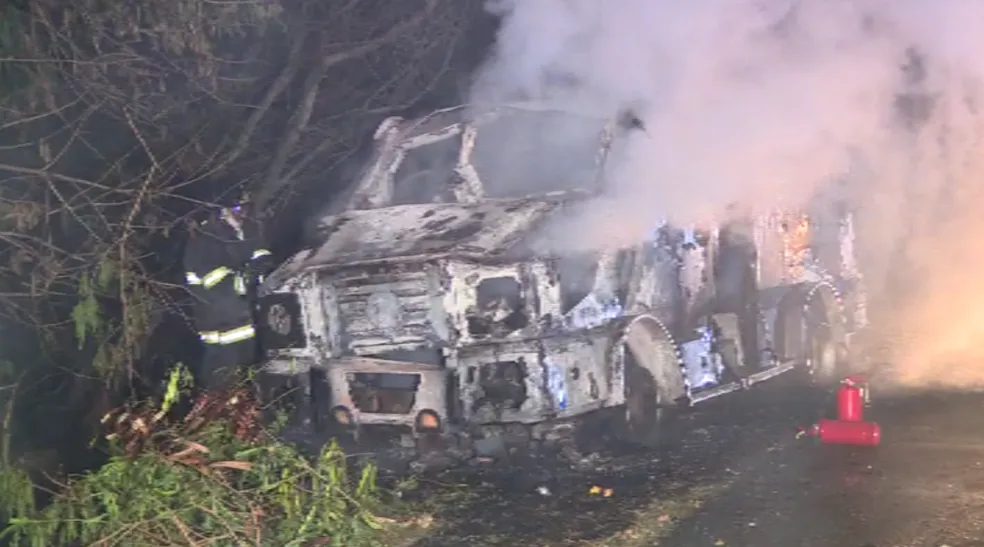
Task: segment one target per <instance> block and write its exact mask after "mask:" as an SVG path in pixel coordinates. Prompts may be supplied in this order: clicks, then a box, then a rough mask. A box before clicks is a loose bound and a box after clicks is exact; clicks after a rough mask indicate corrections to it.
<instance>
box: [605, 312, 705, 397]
mask: <svg viewBox="0 0 984 547" xmlns="http://www.w3.org/2000/svg"><path fill="white" fill-rule="evenodd" d="M660 344H665V345H666V347H665V349H664V350H662V351H666V352H672V353H671V355H672V358H667V353H662V354H661V353H659V352H660V350H659V348H658V347H657V346H658V345H660ZM626 350H627V351H630V352H631V353H632V357H634V358H635V361H636V363H637V364H638V365H639V366H641V367H642V368H644V369H646V370H647V371H648V372H649V373H650V374H651V375H652V376H653V378H654V379H655V380H656V385H657V387H658V389H660V390H663V395H665V396H666V397H667V400H671V401H677V400H680V399H681V398H685V399H686V400H689V398H690V385H689V384H688V382H687V375H686V373H685V369H684V366H685V365H684V361H683V355H682V354H681V352H680V345H679V344H678V343H677V341H676V338H675V337H674V336H673V333H672V332H671V331H670V329H669V328H667V326H666V324H665V323H663V321H661V320H660V319H658V318H657V317H655V316H653V315H650V314H641V315H637V316H635V317H632V318H631V319H629V320H628V321H627V322H625V323H623V324H622V327H621V329H620V330H619V332H618V336H617V337H616V338H615V340H614V343H613V344H612V352H613V353H614V355H613V358H612V359H611V360H610V362H612V363H613V364H614V365H615V366H617V367H621V368H622V370H621V374H620V375H619V376H620V377H621V378H622V380H623V381H624V378H625V375H624V366H625V354H622V353H619V352H622V351H626ZM620 357H621V358H620Z"/></svg>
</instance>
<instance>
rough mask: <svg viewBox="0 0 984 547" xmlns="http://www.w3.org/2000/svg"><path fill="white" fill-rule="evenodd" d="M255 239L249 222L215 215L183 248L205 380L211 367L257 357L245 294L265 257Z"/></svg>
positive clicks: (260, 271) (254, 227)
mask: <svg viewBox="0 0 984 547" xmlns="http://www.w3.org/2000/svg"><path fill="white" fill-rule="evenodd" d="M259 241H260V237H259V230H258V226H257V225H256V224H255V223H252V222H250V221H248V220H247V221H241V222H240V221H236V220H233V219H231V217H228V218H227V217H224V216H221V215H216V216H214V217H212V218H209V219H208V220H206V221H205V222H202V223H201V224H200V225H199V229H198V230H197V231H195V232H194V233H193V234H192V236H191V239H190V240H189V241H188V245H187V247H186V249H185V261H184V262H185V283H186V284H187V286H188V289H189V291H190V292H191V294H192V296H193V297H194V299H195V302H194V319H195V325H196V328H197V330H198V335H199V337H200V338H201V339H202V341H203V342H204V343H205V345H206V353H205V357H204V361H203V370H204V372H203V374H204V375H205V376H206V377H205V378H204V380H205V382H206V383H214V382H212V381H210V378H209V377H208V376H211V372H214V371H215V370H217V369H219V368H222V369H234V368H236V367H243V366H250V365H252V364H253V363H254V362H255V361H256V358H257V357H258V348H257V347H256V329H255V327H254V325H253V314H252V309H253V303H252V302H251V298H249V297H250V296H251V294H252V290H251V286H252V285H254V284H255V283H256V282H258V281H260V280H261V278H260V276H261V275H262V274H264V273H266V271H265V270H266V267H265V264H266V263H267V262H268V261H269V258H270V251H269V250H267V249H266V248H264V247H263V246H262V245H261V244H260V243H259ZM210 371H211V372H210ZM230 372H231V370H230Z"/></svg>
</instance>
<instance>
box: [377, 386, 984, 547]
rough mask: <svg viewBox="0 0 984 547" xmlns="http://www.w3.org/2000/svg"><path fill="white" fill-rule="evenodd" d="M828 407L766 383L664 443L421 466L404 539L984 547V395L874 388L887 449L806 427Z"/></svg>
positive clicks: (625, 546)
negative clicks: (825, 438)
mask: <svg viewBox="0 0 984 547" xmlns="http://www.w3.org/2000/svg"><path fill="white" fill-rule="evenodd" d="M830 404H831V402H830V395H829V394H827V393H823V392H819V391H817V390H812V389H807V388H792V387H777V386H768V387H762V388H758V387H757V388H755V389H753V390H750V391H748V392H745V393H741V394H737V395H733V396H731V397H724V398H722V399H720V400H717V401H713V402H710V403H708V406H705V407H704V408H703V409H700V410H697V411H695V412H694V413H692V414H689V415H687V416H683V417H680V418H678V419H676V420H674V422H673V425H672V428H671V429H669V430H668V431H666V432H665V433H664V436H663V446H661V447H657V448H649V449H640V448H636V447H632V448H629V447H616V448H615V449H614V450H613V451H612V453H610V454H597V455H594V456H593V457H592V458H590V459H589V460H587V461H584V462H582V463H581V465H575V466H570V465H560V464H557V463H556V462H554V460H550V461H549V462H547V461H536V460H524V461H514V462H510V464H509V465H505V464H502V465H490V466H487V467H482V466H478V467H476V468H473V469H470V470H459V471H455V472H450V473H445V474H444V475H441V476H437V477H432V478H429V479H424V478H421V479H420V480H419V483H418V486H417V488H416V489H415V490H414V491H412V492H409V493H408V495H410V496H417V499H418V501H416V502H415V503H416V504H417V505H418V506H420V507H422V508H423V507H426V508H427V510H428V511H429V514H430V518H426V519H425V520H424V521H421V522H422V523H423V524H422V525H421V526H417V527H413V528H411V529H409V530H406V531H405V532H404V533H401V534H399V537H394V538H393V540H392V543H393V544H394V545H404V546H407V547H410V546H413V547H439V546H448V547H451V546H529V547H533V546H574V545H577V546H581V545H595V546H603V547H643V546H646V547H648V546H669V547H691V546H693V547H702V546H708V547H710V546H714V547H724V546H731V547H772V546H775V547H798V546H802V547H917V546H918V547H923V546H926V547H944V546H947V547H972V546H978V547H984V424H982V423H981V421H982V416H984V394H952V393H950V394H948V393H918V394H917V393H910V394H905V395H899V394H897V395H894V396H891V397H888V396H884V395H883V396H879V394H878V393H877V392H876V393H875V395H874V401H873V406H872V408H871V409H870V410H869V416H871V417H872V418H874V419H876V420H878V421H879V423H880V424H881V426H882V438H883V441H882V445H881V446H879V447H877V448H852V447H844V446H821V445H817V444H816V443H815V442H814V441H813V440H810V439H797V436H796V431H797V428H798V427H800V426H805V425H809V424H810V423H813V422H814V421H815V420H816V419H817V418H818V417H820V415H821V414H822V413H823V411H824V410H825V409H827V408H829V406H830ZM551 462H553V463H551ZM594 486H597V487H600V489H601V493H598V494H592V487H594ZM605 489H611V495H610V496H609V497H605V496H604V493H605ZM596 490H597V489H596Z"/></svg>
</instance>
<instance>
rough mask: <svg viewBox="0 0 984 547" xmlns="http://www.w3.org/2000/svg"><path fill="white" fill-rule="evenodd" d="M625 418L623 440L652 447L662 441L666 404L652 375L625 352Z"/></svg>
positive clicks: (628, 352)
mask: <svg viewBox="0 0 984 547" xmlns="http://www.w3.org/2000/svg"><path fill="white" fill-rule="evenodd" d="M624 386H625V388H624V389H625V414H624V417H623V424H622V435H621V437H622V440H624V441H628V442H631V443H637V444H644V445H650V444H654V443H655V442H657V441H658V439H659V429H660V425H661V423H662V420H663V408H664V407H663V404H664V401H663V400H662V397H661V396H660V392H661V390H660V389H659V386H658V385H657V383H656V379H655V378H654V377H653V375H652V374H651V373H650V372H649V371H648V370H646V369H645V368H643V367H642V366H640V365H639V364H638V362H637V361H636V359H635V357H634V356H633V355H632V352H631V351H629V350H626V352H625V384H624Z"/></svg>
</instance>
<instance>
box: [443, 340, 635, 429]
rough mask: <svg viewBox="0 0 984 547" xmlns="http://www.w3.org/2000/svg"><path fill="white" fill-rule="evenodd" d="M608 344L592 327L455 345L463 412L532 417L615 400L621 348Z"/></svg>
mask: <svg viewBox="0 0 984 547" xmlns="http://www.w3.org/2000/svg"><path fill="white" fill-rule="evenodd" d="M612 346H613V337H611V336H610V335H609V333H607V332H606V331H596V332H595V333H593V334H592V335H590V336H579V337H577V338H572V337H569V336H558V337H551V338H547V339H541V340H532V341H524V342H514V343H508V344H499V345H494V346H492V345H490V346H472V347H468V348H461V349H458V350H454V351H452V355H451V357H450V358H449V363H451V366H452V369H453V370H452V373H453V374H455V376H456V378H457V382H456V383H457V385H458V389H459V393H460V404H461V407H462V415H463V417H464V418H465V419H466V421H468V422H469V423H476V424H490V423H504V422H521V423H535V422H540V421H543V420H546V419H550V418H562V417H569V416H576V415H578V414H582V413H584V412H587V411H589V410H593V409H597V408H601V407H603V406H609V405H611V404H617V403H619V402H620V401H621V399H620V397H621V393H622V390H621V387H622V380H621V376H620V374H621V369H622V368H621V360H620V359H619V356H620V355H621V354H620V353H619V352H617V351H615V350H614V348H613V347H612ZM613 359H615V360H617V361H618V362H617V363H614V362H612V360H613ZM610 363H611V364H612V365H616V364H617V365H618V366H610Z"/></svg>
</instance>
